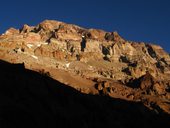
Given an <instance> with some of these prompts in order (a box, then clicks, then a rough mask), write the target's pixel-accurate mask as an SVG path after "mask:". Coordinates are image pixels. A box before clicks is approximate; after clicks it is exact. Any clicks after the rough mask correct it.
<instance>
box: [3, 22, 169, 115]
mask: <svg viewBox="0 0 170 128" xmlns="http://www.w3.org/2000/svg"><path fill="white" fill-rule="evenodd" d="M0 58H1V60H5V61H8V62H10V63H24V66H25V68H27V69H30V70H34V71H37V72H40V73H43V74H47V75H49V76H50V77H52V78H53V79H55V80H58V81H60V82H61V83H64V84H66V85H68V86H71V87H73V88H75V89H76V90H78V91H80V92H82V93H86V94H94V95H107V96H110V97H113V98H120V99H123V100H128V101H133V102H141V103H143V104H144V105H145V106H147V107H148V108H149V109H151V110H154V111H157V112H158V113H161V112H162V111H163V112H165V113H169V114H170V56H169V54H168V53H166V52H165V51H164V50H163V49H162V48H161V47H160V46H158V45H154V44H146V43H144V42H133V41H126V40H125V39H123V38H122V37H121V36H120V35H119V34H118V33H117V32H105V31H103V30H98V29H85V28H82V27H79V26H76V25H72V24H66V23H63V22H59V21H53V20H45V21H43V22H41V23H40V24H38V25H37V26H28V25H24V26H23V27H22V28H21V29H20V30H17V29H15V28H10V29H8V30H7V31H6V32H5V33H4V34H2V35H0ZM152 104H154V105H152ZM155 106H157V107H155ZM156 108H159V109H156Z"/></svg>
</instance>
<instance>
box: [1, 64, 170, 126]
mask: <svg viewBox="0 0 170 128" xmlns="http://www.w3.org/2000/svg"><path fill="white" fill-rule="evenodd" d="M0 80H1V83H0V127H1V128H34V127H36V128H47V127H48V128H56V127H61V128H66V127H67V128H68V127H81V128H88V127H91V128H94V127H112V128H113V127H115V128H136V127H138V128H146V127H150V128H151V127H160V128H168V127H169V126H170V122H169V120H170V117H169V116H167V115H165V114H164V113H162V114H160V115H157V114H156V113H155V112H153V111H150V110H148V109H147V108H146V107H145V106H143V105H142V104H140V103H134V102H128V101H123V100H119V99H113V98H109V97H102V96H93V95H85V94H81V93H79V92H78V91H76V90H74V89H72V88H70V87H68V86H66V85H63V84H62V83H60V82H58V81H55V80H53V79H51V78H50V77H47V76H44V75H41V74H39V73H36V72H33V71H30V70H26V69H24V66H23V65H22V64H18V65H12V64H9V63H7V62H4V61H1V62H0Z"/></svg>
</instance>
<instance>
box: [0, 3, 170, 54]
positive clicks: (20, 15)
mask: <svg viewBox="0 0 170 128" xmlns="http://www.w3.org/2000/svg"><path fill="white" fill-rule="evenodd" d="M9 3H10V4H9ZM169 4H170V2H169V1H168V0H157V1H153V0H150V1H147V0H143V1H141V0H138V1H135V0H128V1H126V0H119V1H115V0H98V1H97V0H93V1H90V0H86V1H80V0H72V1H67V0H62V1H55V0H41V1H40V0H36V1H34V0H29V1H19V0H18V1H17V0H16V1H9V0H6V1H4V2H2V4H1V9H0V18H1V21H0V33H4V32H5V30H7V29H8V28H10V27H14V28H17V29H19V28H22V26H23V25H24V24H28V25H30V26H35V25H37V24H39V23H40V22H42V21H44V20H46V19H48V20H58V21H62V22H65V23H70V24H75V25H78V26H81V27H84V28H95V29H102V30H105V31H109V32H112V31H117V32H118V33H119V34H120V36H122V37H123V38H124V39H126V40H131V41H136V42H145V43H153V44H158V45H160V46H161V47H163V48H164V49H165V51H167V52H168V53H170V44H169V42H170V36H169V33H170V8H169V7H168V6H169Z"/></svg>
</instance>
